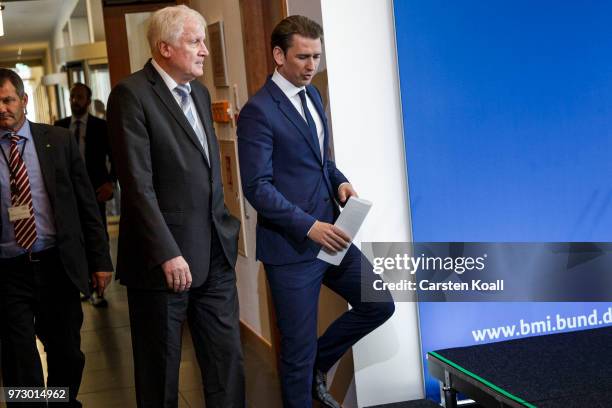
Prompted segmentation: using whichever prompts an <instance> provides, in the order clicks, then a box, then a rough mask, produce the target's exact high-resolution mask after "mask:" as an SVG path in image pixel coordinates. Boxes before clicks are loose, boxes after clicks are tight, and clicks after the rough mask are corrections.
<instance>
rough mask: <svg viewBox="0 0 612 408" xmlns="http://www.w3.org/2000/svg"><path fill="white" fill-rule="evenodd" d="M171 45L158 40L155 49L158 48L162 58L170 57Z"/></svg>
mask: <svg viewBox="0 0 612 408" xmlns="http://www.w3.org/2000/svg"><path fill="white" fill-rule="evenodd" d="M170 47H171V45H170V44H168V43H167V42H165V41H160V42H159V44H157V49H158V50H159V55H161V56H162V57H164V58H170V56H171V55H172V51H171V49H170Z"/></svg>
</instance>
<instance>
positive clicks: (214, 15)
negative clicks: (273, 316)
mask: <svg viewBox="0 0 612 408" xmlns="http://www.w3.org/2000/svg"><path fill="white" fill-rule="evenodd" d="M191 7H193V8H194V9H196V10H198V11H199V12H200V13H201V14H202V15H203V16H204V18H206V22H207V23H208V24H211V23H215V22H217V21H223V24H224V31H225V50H226V54H227V55H226V57H227V58H226V62H227V74H228V79H229V83H230V85H231V86H230V87H215V86H214V83H213V75H212V68H211V60H210V57H209V59H208V60H207V61H206V62H205V65H206V67H205V72H204V79H203V82H204V84H205V85H206V86H207V87H208V89H209V90H210V94H211V97H212V100H213V102H214V101H218V100H223V99H226V100H229V101H230V103H231V104H232V105H235V98H234V84H235V85H236V88H235V89H236V93H237V95H238V104H239V105H240V106H244V104H245V103H246V101H247V99H248V92H247V80H246V69H247V68H246V67H245V60H244V46H243V41H242V20H241V17H240V3H239V0H192V1H191ZM215 129H216V132H217V136H218V137H219V138H220V139H226V140H227V139H234V140H235V139H236V127H235V126H233V125H231V124H215ZM245 209H246V213H247V219H246V220H245V227H246V228H245V239H246V244H247V250H248V255H249V256H248V258H247V257H244V256H241V255H239V256H238V261H237V264H236V275H237V280H238V284H237V286H238V298H239V301H240V319H241V320H242V322H243V323H245V324H246V325H248V326H250V327H251V328H252V329H253V331H254V332H255V333H257V334H258V335H260V336H261V337H263V338H264V339H265V340H266V341H268V342H270V339H271V332H270V320H269V315H268V304H267V289H266V281H265V275H264V271H263V268H261V267H260V263H259V262H257V261H255V225H256V223H257V215H256V213H255V210H253V208H252V207H251V206H250V205H249V204H248V203H247V202H246V200H245Z"/></svg>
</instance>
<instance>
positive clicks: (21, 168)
mask: <svg viewBox="0 0 612 408" xmlns="http://www.w3.org/2000/svg"><path fill="white" fill-rule="evenodd" d="M10 137H11V147H10V155H9V170H10V173H11V203H12V205H13V207H18V206H22V205H27V206H28V208H29V210H30V216H29V217H28V218H24V219H21V220H17V221H15V222H14V223H13V226H14V227H15V241H16V242H17V245H19V246H20V247H22V248H24V249H26V250H28V251H29V250H30V249H31V248H32V245H34V242H36V238H38V237H37V235H36V222H35V221H34V208H33V207H32V191H31V190H30V179H29V178H28V171H27V169H26V166H25V162H24V161H23V158H22V157H21V154H20V153H19V148H18V145H17V143H18V142H19V140H20V137H19V136H17V135H16V134H14V133H11V135H10Z"/></svg>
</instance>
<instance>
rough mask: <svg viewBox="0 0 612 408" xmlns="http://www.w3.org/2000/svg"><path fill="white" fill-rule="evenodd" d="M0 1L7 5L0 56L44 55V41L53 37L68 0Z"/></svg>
mask: <svg viewBox="0 0 612 408" xmlns="http://www.w3.org/2000/svg"><path fill="white" fill-rule="evenodd" d="M0 3H2V4H3V5H4V6H5V9H4V11H3V12H2V20H3V22H4V36H3V37H0V59H3V60H6V59H20V58H21V59H29V58H41V57H42V56H43V55H44V53H45V46H44V45H43V44H45V43H47V42H49V41H51V40H52V39H53V32H54V30H55V25H56V24H57V21H58V20H59V19H60V18H61V15H62V13H63V12H65V11H64V6H65V3H66V2H65V0H21V1H14V0H8V1H7V0H0ZM83 3H84V2H83ZM28 44H29V45H28ZM20 46H21V47H20ZM19 48H21V56H19V55H18V51H19Z"/></svg>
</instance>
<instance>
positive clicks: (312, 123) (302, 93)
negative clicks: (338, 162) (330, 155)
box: [298, 89, 322, 161]
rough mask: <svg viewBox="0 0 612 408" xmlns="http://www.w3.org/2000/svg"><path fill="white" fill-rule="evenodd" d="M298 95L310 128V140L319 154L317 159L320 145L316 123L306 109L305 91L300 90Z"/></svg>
mask: <svg viewBox="0 0 612 408" xmlns="http://www.w3.org/2000/svg"><path fill="white" fill-rule="evenodd" d="M298 95H300V100H301V101H302V108H303V109H304V116H306V122H307V123H308V128H309V129H310V136H311V137H312V141H313V143H314V145H315V147H316V148H317V155H318V156H319V160H321V161H322V159H321V145H319V135H318V133H317V125H315V121H314V119H313V118H312V115H311V114H310V111H309V110H308V104H307V103H306V91H305V90H303V89H302V90H301V91H300V92H299V93H298Z"/></svg>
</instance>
